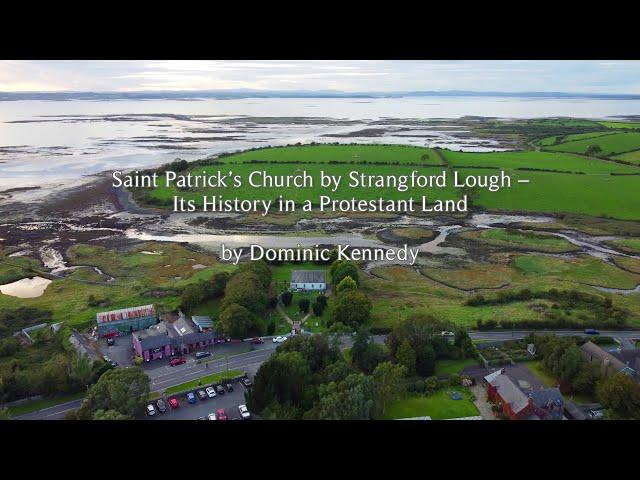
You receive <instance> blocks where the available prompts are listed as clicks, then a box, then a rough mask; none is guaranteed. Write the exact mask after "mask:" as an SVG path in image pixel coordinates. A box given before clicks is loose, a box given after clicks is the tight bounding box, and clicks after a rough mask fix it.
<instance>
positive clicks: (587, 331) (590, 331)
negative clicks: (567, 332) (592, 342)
mask: <svg viewBox="0 0 640 480" xmlns="http://www.w3.org/2000/svg"><path fill="white" fill-rule="evenodd" d="M584 333H585V334H587V335H600V332H599V331H598V330H596V329H595V328H587V329H585V331H584Z"/></svg>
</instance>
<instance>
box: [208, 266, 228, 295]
mask: <svg viewBox="0 0 640 480" xmlns="http://www.w3.org/2000/svg"><path fill="white" fill-rule="evenodd" d="M229 276H230V275H229V272H217V273H214V274H213V275H212V276H211V281H210V282H209V289H208V292H207V293H208V296H209V297H210V298H218V297H221V296H222V295H224V289H225V288H226V286H227V282H228V281H229Z"/></svg>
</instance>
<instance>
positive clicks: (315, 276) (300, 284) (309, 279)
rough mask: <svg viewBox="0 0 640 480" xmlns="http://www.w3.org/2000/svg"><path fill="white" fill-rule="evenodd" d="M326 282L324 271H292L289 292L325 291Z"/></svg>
mask: <svg viewBox="0 0 640 480" xmlns="http://www.w3.org/2000/svg"><path fill="white" fill-rule="evenodd" d="M326 289H327V280H326V273H325V271H324V270H293V271H292V272H291V290H304V291H313V290H326Z"/></svg>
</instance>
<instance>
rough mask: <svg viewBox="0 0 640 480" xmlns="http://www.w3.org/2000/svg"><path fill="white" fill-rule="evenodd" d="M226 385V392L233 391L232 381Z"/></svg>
mask: <svg viewBox="0 0 640 480" xmlns="http://www.w3.org/2000/svg"><path fill="white" fill-rule="evenodd" d="M226 387H227V392H233V384H232V383H227V385H226Z"/></svg>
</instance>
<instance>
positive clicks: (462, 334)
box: [453, 329, 475, 358]
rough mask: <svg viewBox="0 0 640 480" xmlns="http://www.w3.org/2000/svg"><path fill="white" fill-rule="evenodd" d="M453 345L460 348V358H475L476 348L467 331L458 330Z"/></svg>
mask: <svg viewBox="0 0 640 480" xmlns="http://www.w3.org/2000/svg"><path fill="white" fill-rule="evenodd" d="M453 344H454V345H455V346H456V347H457V348H458V352H459V354H460V358H469V357H474V356H475V347H474V346H473V341H472V340H471V337H469V334H468V333H467V331H466V330H464V329H460V330H456V332H455V337H454V341H453Z"/></svg>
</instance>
